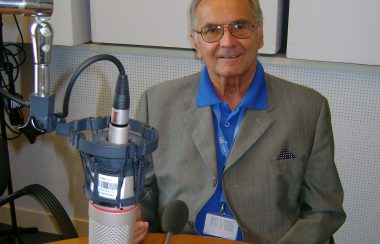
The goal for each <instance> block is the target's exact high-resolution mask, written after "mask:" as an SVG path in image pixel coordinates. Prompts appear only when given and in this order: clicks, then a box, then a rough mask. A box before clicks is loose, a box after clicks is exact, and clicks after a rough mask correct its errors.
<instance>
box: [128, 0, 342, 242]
mask: <svg viewBox="0 0 380 244" xmlns="http://www.w3.org/2000/svg"><path fill="white" fill-rule="evenodd" d="M190 21H191V23H190V24H191V28H192V29H191V33H190V38H191V41H192V43H193V46H194V48H195V50H196V53H197V56H198V57H199V58H200V59H202V60H203V61H204V63H205V66H204V68H203V70H202V71H201V72H200V73H197V74H194V75H191V76H188V77H184V78H181V79H178V80H173V81H168V82H163V83H161V84H158V85H156V86H154V87H152V88H150V89H149V90H147V91H146V92H145V93H144V94H143V96H142V99H141V104H140V107H139V113H138V118H139V119H141V120H143V121H146V122H147V123H149V124H151V125H152V126H153V127H155V128H156V129H157V130H158V132H159V134H160V141H159V146H158V149H157V151H156V152H155V153H154V155H153V157H152V162H151V164H150V167H149V169H148V172H147V175H146V182H145V183H146V189H145V197H144V200H143V202H142V203H141V211H142V220H143V221H138V222H137V224H136V231H135V241H136V242H138V241H140V240H142V239H143V238H144V235H145V233H146V231H147V230H148V226H149V230H150V231H158V221H157V219H158V217H157V216H158V212H159V211H160V210H161V209H162V208H164V207H165V205H166V204H168V203H169V202H171V201H172V200H175V199H180V200H183V201H184V202H186V203H187V205H188V206H189V212H190V215H189V221H188V224H187V225H186V227H185V229H184V233H194V234H199V235H207V236H215V237H221V238H227V239H234V240H244V241H247V242H252V243H255V244H260V243H302V244H304V243H329V241H330V240H332V235H333V233H334V232H335V231H336V230H337V229H338V228H339V227H340V226H341V225H342V224H343V222H344V220H345V213H344V211H343V208H342V201H343V190H342V186H341V183H340V180H339V176H338V173H337V169H336V166H335V163H334V142H333V135H332V128H331V119H330V112H329V107H328V103H327V100H326V99H325V98H324V97H323V96H322V95H320V94H319V93H318V92H316V91H314V90H312V89H309V88H306V87H302V86H299V85H296V84H293V83H290V82H288V81H285V80H282V79H280V78H277V77H274V76H272V75H269V74H267V73H265V72H264V69H263V66H262V65H261V63H260V62H259V61H257V53H258V50H259V49H260V48H261V47H262V46H263V17H262V13H261V9H260V5H259V2H258V0H195V1H193V2H192V4H191V9H190ZM145 221H146V222H145ZM148 223H149V224H148ZM215 223H219V224H217V225H216V224H215Z"/></svg>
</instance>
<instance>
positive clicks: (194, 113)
mask: <svg viewBox="0 0 380 244" xmlns="http://www.w3.org/2000/svg"><path fill="white" fill-rule="evenodd" d="M189 106H190V107H189V109H188V110H186V111H185V113H184V115H183V118H184V121H185V125H186V127H187V129H188V130H189V132H190V135H191V137H192V139H193V141H194V145H195V146H196V148H197V150H198V152H199V154H200V155H201V157H202V158H203V160H204V161H205V163H206V164H207V166H208V167H209V168H210V170H211V172H212V173H213V174H214V176H215V177H216V176H217V159H216V147H215V136H214V125H213V118H212V112H211V108H210V107H204V108H196V107H195V105H193V104H192V103H190V105H189Z"/></svg>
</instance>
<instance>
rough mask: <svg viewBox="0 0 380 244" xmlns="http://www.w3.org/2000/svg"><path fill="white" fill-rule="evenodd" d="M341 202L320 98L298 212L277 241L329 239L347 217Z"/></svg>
mask: <svg viewBox="0 0 380 244" xmlns="http://www.w3.org/2000/svg"><path fill="white" fill-rule="evenodd" d="M342 202H343V189H342V185H341V182H340V179H339V175H338V172H337V169H336V166H335V162H334V140H333V133H332V127H331V117H330V110H329V106H328V103H327V100H326V99H323V102H322V105H321V108H320V113H319V116H318V120H317V123H316V126H315V134H314V141H313V146H312V150H311V154H310V157H309V159H308V162H307V168H306V172H305V178H304V183H303V186H302V189H301V194H300V204H301V206H302V211H301V215H300V218H299V219H298V220H297V221H296V222H295V223H294V225H293V226H292V227H291V228H290V229H289V230H288V231H287V232H286V233H285V234H284V235H283V236H282V238H281V239H280V240H279V242H278V243H281V244H285V243H292V244H295V243H329V240H330V238H332V235H333V234H334V232H335V231H336V230H338V228H339V227H340V226H341V225H342V224H343V222H344V221H345V219H346V214H345V212H344V210H343V207H342Z"/></svg>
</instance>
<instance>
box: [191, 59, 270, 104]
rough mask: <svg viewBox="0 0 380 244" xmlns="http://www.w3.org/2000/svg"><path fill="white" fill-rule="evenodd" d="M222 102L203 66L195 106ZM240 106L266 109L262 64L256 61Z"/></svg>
mask: <svg viewBox="0 0 380 244" xmlns="http://www.w3.org/2000/svg"><path fill="white" fill-rule="evenodd" d="M218 103H223V101H222V100H220V98H219V97H218V96H217V94H216V92H215V89H214V87H213V85H212V83H211V79H210V76H209V73H208V69H207V67H206V66H204V67H203V69H202V72H201V77H200V80H199V88H198V92H197V97H196V105H197V107H198V108H199V107H207V106H211V105H214V104H218ZM240 106H245V107H246V108H247V109H259V110H260V109H266V108H268V94H267V88H266V81H265V72H264V68H263V66H262V64H261V63H260V62H259V61H257V65H256V73H255V76H254V77H253V79H252V82H251V84H250V86H249V88H248V91H247V93H246V94H245V96H244V98H243V100H242V101H241V102H240Z"/></svg>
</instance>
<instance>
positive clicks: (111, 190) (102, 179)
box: [98, 174, 118, 199]
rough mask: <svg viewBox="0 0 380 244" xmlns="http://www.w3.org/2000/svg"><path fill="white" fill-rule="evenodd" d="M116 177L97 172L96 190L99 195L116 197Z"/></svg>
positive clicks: (109, 197) (110, 197)
mask: <svg viewBox="0 0 380 244" xmlns="http://www.w3.org/2000/svg"><path fill="white" fill-rule="evenodd" d="M117 183H118V177H114V176H108V175H102V174H99V178H98V192H99V196H101V197H104V198H108V199H116V196H117Z"/></svg>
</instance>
